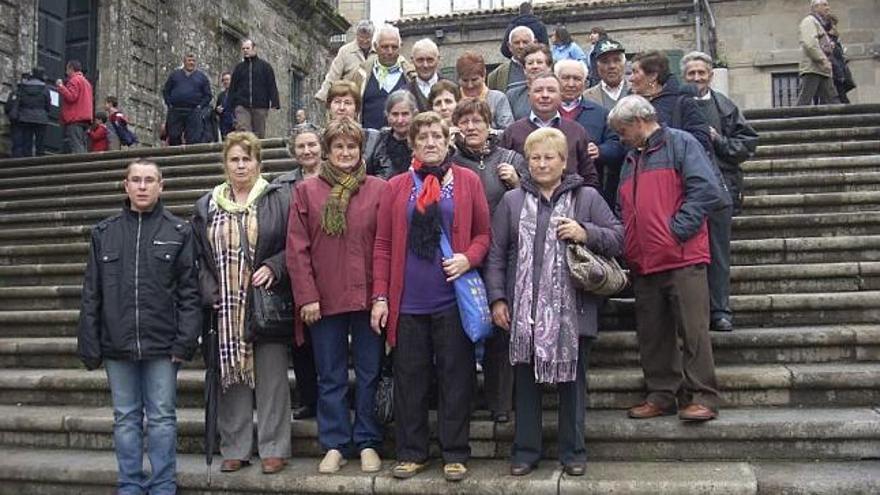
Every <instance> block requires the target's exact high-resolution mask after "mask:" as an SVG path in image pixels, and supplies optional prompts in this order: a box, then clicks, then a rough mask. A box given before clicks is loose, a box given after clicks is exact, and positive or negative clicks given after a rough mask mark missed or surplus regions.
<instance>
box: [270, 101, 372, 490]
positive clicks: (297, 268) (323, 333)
mask: <svg viewBox="0 0 880 495" xmlns="http://www.w3.org/2000/svg"><path fill="white" fill-rule="evenodd" d="M363 143H364V132H363V130H362V129H361V127H360V125H358V124H357V123H356V122H355V121H354V120H352V119H350V118H347V117H346V118H341V119H338V120H334V121H332V122H330V123H329V124H328V125H327V129H326V130H325V131H324V136H323V138H322V147H323V151H324V155H325V156H326V158H327V160H326V161H325V162H324V163H323V164H322V165H321V168H320V172H319V173H318V176H317V177H312V178H309V179H305V180H303V181H301V182H300V183H299V184H297V185H296V188H295V190H294V195H293V196H294V199H293V201H292V203H291V206H290V223H289V226H288V229H287V231H288V234H287V235H288V238H287V247H288V249H287V266H288V268H289V270H290V278H291V280H292V283H293V293H294V300H295V301H296V304H297V307H298V308H299V317H300V320H301V323H304V324H305V325H307V326H308V327H309V332H310V335H311V340H312V348H313V350H314V355H315V365H316V367H317V370H318V441H319V442H320V443H321V447H322V448H323V449H324V450H325V451H326V453H325V455H324V459H323V460H322V461H321V463H320V464H319V466H318V471H319V472H320V473H324V474H327V473H335V472H336V471H339V469H340V467H341V466H343V465H344V464H345V463H346V458H348V457H352V456H354V455H355V454H357V455H359V456H360V460H361V470H362V471H364V472H376V471H379V470H380V469H381V468H382V460H381V459H380V458H379V454H378V453H377V452H376V449H378V448H379V447H380V446H381V444H382V427H381V425H380V424H379V422H378V421H377V419H376V417H375V414H374V411H373V406H374V403H375V396H376V387H377V385H378V383H379V371H380V364H381V357H382V351H383V347H384V345H383V340H382V332H381V330H379V329H376V331H375V332H374V331H373V329H371V328H370V313H369V311H370V288H371V287H372V284H373V277H372V268H373V267H372V259H373V241H374V239H375V236H376V224H377V213H378V210H379V202H380V200H381V198H384V197H385V196H387V195H388V194H387V193H388V183H387V182H385V181H383V180H382V179H379V178H377V177H372V176H368V175H367V174H366V166H365V164H364V160H363V156H362V155H361V149H362V148H363ZM302 332H303V328H302V325H301V324H299V323H298V324H297V328H296V333H297V341H301V340H302ZM349 336H350V337H351V350H349ZM350 355H351V357H352V358H353V363H354V370H355V387H356V388H355V397H354V402H355V407H354V409H355V416H354V423H353V424H352V421H351V418H350V413H349V410H350V407H349V403H348V398H347V394H348V363H349V356H350Z"/></svg>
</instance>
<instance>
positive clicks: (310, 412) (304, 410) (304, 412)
mask: <svg viewBox="0 0 880 495" xmlns="http://www.w3.org/2000/svg"><path fill="white" fill-rule="evenodd" d="M315 414H316V411H315V406H300V407H297V408H294V409H293V419H309V418H314V417H315Z"/></svg>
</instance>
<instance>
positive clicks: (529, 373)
mask: <svg viewBox="0 0 880 495" xmlns="http://www.w3.org/2000/svg"><path fill="white" fill-rule="evenodd" d="M592 346H593V339H591V338H586V337H582V338H581V339H580V340H579V342H578V356H579V358H578V369H577V379H576V380H575V381H573V382H566V383H557V384H556V390H557V391H558V393H559V409H558V411H557V413H558V418H559V419H558V422H559V431H558V433H557V435H556V439H557V440H556V441H557V443H558V445H559V460H560V462H562V464H570V463H572V462H586V460H587V447H586V444H585V442H584V432H585V428H586V427H585V425H584V421H585V417H586V409H587V367H588V366H589V361H590V348H591V347H592ZM514 375H515V377H516V387H515V389H516V391H515V392H514V396H515V400H516V426H515V432H514V438H513V448H512V449H511V454H510V455H511V462H512V463H514V464H528V465H530V466H535V465H537V464H538V461H539V460H541V452H542V438H541V437H542V435H541V433H542V426H543V421H542V420H543V418H544V410H543V407H542V401H541V399H542V396H543V393H542V389H541V385H539V384H537V383H535V370H534V365H533V364H518V365H516V366H514Z"/></svg>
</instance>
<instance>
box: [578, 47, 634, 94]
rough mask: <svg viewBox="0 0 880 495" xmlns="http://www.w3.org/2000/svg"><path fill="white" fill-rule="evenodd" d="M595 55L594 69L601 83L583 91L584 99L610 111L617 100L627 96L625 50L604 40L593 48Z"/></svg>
mask: <svg viewBox="0 0 880 495" xmlns="http://www.w3.org/2000/svg"><path fill="white" fill-rule="evenodd" d="M593 51H594V52H595V53H596V54H597V55H596V67H597V68H598V70H599V77H600V78H601V81H599V84H597V85H595V86H593V87H592V88H590V89H588V90H586V91H584V97H585V98H586V99H588V100H591V101H594V102H596V103H598V104H599V105H602V106H603V107H604V108H605V110H609V111H610V110H611V109H612V108H614V105H616V104H617V100H619V99H621V98H623V97H624V96H626V95H628V94H629V84H628V83H627V82H626V81H625V80H624V77H623V76H624V73H625V68H626V50H624V48H623V45H621V44H620V43H618V42H616V41H614V40H612V39H610V38H605V39H604V40H601V41H599V43H598V44H597V45H596V46H595V47H593Z"/></svg>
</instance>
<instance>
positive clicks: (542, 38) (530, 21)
mask: <svg viewBox="0 0 880 495" xmlns="http://www.w3.org/2000/svg"><path fill="white" fill-rule="evenodd" d="M517 26H525V27H527V28H529V29H531V30H532V33H534V35H535V42H536V43H543V44H545V45H547V46H548V47H549V46H550V36H548V35H547V28H546V27H545V26H544V23H543V22H541V19H538V17H537V16H535V14H520V15H518V16H516V17H514V18H513V20H512V21H510V24H508V25H507V31H505V32H504V38H501V54H502V55H504V57H505V58H511V57H513V52H511V51H510V46H508V44H507V41H508V40H509V39H510V32H511V31H513V28H515V27H517Z"/></svg>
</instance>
